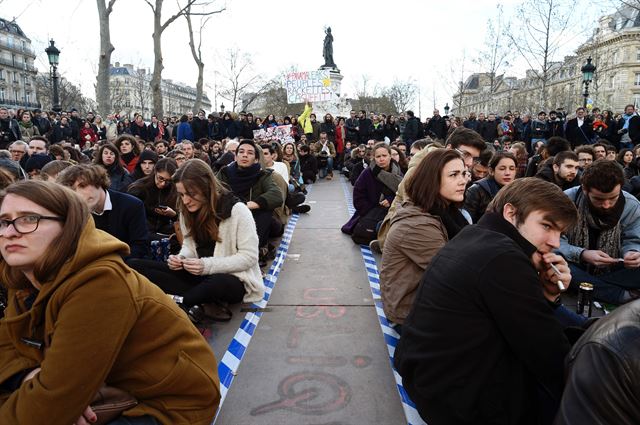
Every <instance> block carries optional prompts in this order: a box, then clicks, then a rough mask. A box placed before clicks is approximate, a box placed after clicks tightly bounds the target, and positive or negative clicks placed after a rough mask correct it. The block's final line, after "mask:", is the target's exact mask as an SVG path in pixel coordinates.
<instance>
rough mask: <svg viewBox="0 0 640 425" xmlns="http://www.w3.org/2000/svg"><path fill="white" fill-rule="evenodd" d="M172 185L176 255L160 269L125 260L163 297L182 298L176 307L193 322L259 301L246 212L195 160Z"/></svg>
mask: <svg viewBox="0 0 640 425" xmlns="http://www.w3.org/2000/svg"><path fill="white" fill-rule="evenodd" d="M242 146H244V145H241V147H242ZM242 155H243V154H240V156H242ZM173 183H174V184H175V186H176V190H177V192H178V211H179V213H180V219H179V222H180V230H181V232H182V235H183V237H184V239H183V243H182V249H181V250H180V253H179V254H178V255H170V256H169V259H168V261H167V263H166V264H165V263H160V262H157V261H152V260H130V261H129V265H130V266H131V267H132V268H134V269H135V270H137V271H139V272H140V273H142V274H143V275H145V276H146V277H147V278H149V280H151V281H152V282H153V283H155V284H156V285H158V286H159V287H160V288H162V290H163V291H165V292H166V293H167V294H172V295H178V296H180V297H182V301H181V302H179V304H180V306H181V307H182V308H183V309H184V310H185V311H186V312H187V313H188V315H189V318H190V319H191V320H192V321H193V322H194V323H201V322H202V321H203V320H205V321H206V320H207V319H210V320H215V321H227V320H229V319H231V312H230V311H229V310H228V308H227V307H226V305H227V304H237V303H240V302H243V301H244V302H247V303H251V302H257V301H260V300H261V299H262V297H263V296H264V285H263V282H262V274H261V272H260V268H259V267H258V234H257V232H256V226H255V223H254V220H253V218H252V216H251V211H250V209H249V207H248V206H247V205H246V204H245V203H244V202H242V201H241V200H240V199H238V197H236V196H235V194H234V193H232V192H230V191H229V190H228V189H226V188H225V187H224V186H223V185H222V184H221V183H220V181H219V180H218V179H217V178H216V177H215V175H214V174H213V171H211V167H209V166H208V165H207V163H206V162H204V161H202V160H200V159H191V160H189V161H187V162H186V163H185V164H184V165H183V166H182V167H180V168H179V169H178V171H176V173H175V174H174V175H173ZM210 303H213V304H214V305H215V304H217V305H218V306H219V307H220V308H219V309H217V310H216V314H215V315H214V314H212V313H211V312H208V311H207V309H206V306H205V307H202V305H203V304H210Z"/></svg>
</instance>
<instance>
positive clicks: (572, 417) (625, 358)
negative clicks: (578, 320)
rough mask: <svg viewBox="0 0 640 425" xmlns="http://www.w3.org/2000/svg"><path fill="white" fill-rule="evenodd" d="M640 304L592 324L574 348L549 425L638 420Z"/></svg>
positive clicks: (624, 424) (621, 424) (620, 424)
mask: <svg viewBox="0 0 640 425" xmlns="http://www.w3.org/2000/svg"><path fill="white" fill-rule="evenodd" d="M639 339H640V301H633V302H630V303H628V304H626V305H624V306H621V307H619V308H617V309H616V310H615V311H613V312H612V313H611V314H609V315H608V316H606V317H602V318H600V319H599V320H598V321H597V322H595V323H593V324H592V325H591V326H590V327H589V328H588V329H587V331H586V332H585V333H584V334H583V335H582V336H581V337H580V339H579V340H578V341H577V342H576V343H575V344H574V345H573V348H572V349H571V351H570V352H569V354H568V355H567V359H566V364H565V369H566V372H565V376H566V382H565V388H564V393H563V394H562V401H561V403H560V409H559V410H558V414H557V416H556V419H555V421H554V425H583V424H603V425H635V424H637V423H638V418H640V404H638V403H636V402H635V401H636V400H637V399H638V394H637V390H636V388H637V383H638V382H639V381H640V349H639V348H640V346H639V345H638V340H639Z"/></svg>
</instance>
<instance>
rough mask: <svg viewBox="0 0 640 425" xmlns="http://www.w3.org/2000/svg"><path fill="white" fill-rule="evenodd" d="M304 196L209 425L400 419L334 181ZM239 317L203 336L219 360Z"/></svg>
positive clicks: (357, 424)
mask: <svg viewBox="0 0 640 425" xmlns="http://www.w3.org/2000/svg"><path fill="white" fill-rule="evenodd" d="M309 201H310V204H311V206H312V210H311V212H310V213H309V214H305V215H302V216H301V217H300V219H299V220H298V222H297V224H296V227H295V230H294V233H293V238H292V240H291V243H290V245H289V249H288V254H287V257H286V259H285V261H284V263H283V264H282V270H281V271H280V273H279V275H278V277H277V281H276V283H275V285H274V288H273V292H272V293H271V298H270V299H269V302H268V306H267V308H266V309H265V311H264V312H263V313H262V314H261V317H260V321H259V323H258V326H257V328H256V330H255V333H254V334H253V337H252V339H251V341H250V343H249V344H248V348H247V349H246V351H244V356H243V358H242V361H241V363H240V365H239V366H238V371H237V376H235V379H234V380H233V383H232V384H231V388H230V390H229V392H228V394H227V396H226V399H225V400H224V402H223V405H222V408H221V411H220V413H219V415H218V418H217V420H216V424H218V425H244V424H270V425H271V424H273V425H286V424H292V425H293V424H295V425H304V424H309V425H338V424H340V425H361V424H385V425H394V424H406V423H407V420H406V418H405V416H404V413H403V410H402V404H401V401H400V397H399V395H398V391H397V389H396V383H395V381H394V377H393V373H392V370H391V366H390V363H389V357H388V356H389V353H388V351H387V346H386V344H385V340H384V338H383V335H382V332H381V331H380V326H379V324H378V318H377V315H376V310H375V306H374V304H373V300H372V297H371V291H370V289H369V283H368V280H367V274H366V271H365V269H364V267H363V260H362V256H361V253H360V249H359V247H358V246H356V245H355V244H353V242H352V241H351V239H350V238H349V237H347V236H345V235H343V234H342V233H341V232H340V226H342V224H343V223H345V222H346V221H347V219H348V218H349V215H348V213H347V206H346V201H345V197H344V193H343V188H342V185H341V183H340V181H339V180H333V181H321V182H319V183H317V184H315V185H314V187H313V190H312V191H311V193H310V196H309ZM244 314H245V313H243V312H241V311H240V308H239V307H238V308H237V309H236V311H235V314H234V319H233V320H232V321H231V322H230V323H226V324H218V325H214V326H213V327H212V328H211V329H208V330H207V332H206V333H205V336H206V337H207V338H208V339H209V341H210V342H211V344H212V346H213V348H214V351H215V353H216V356H217V359H218V360H219V361H220V360H221V358H222V357H223V356H224V355H225V351H226V350H227V347H228V346H229V343H230V341H231V339H232V337H233V336H234V334H235V333H236V331H237V330H238V326H239V325H240V323H241V322H242V320H243V318H244Z"/></svg>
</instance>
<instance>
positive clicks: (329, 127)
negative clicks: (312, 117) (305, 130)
mask: <svg viewBox="0 0 640 425" xmlns="http://www.w3.org/2000/svg"><path fill="white" fill-rule="evenodd" d="M318 131H319V133H322V132H323V131H324V132H325V133H327V138H328V139H329V141H331V142H332V143H335V141H336V124H335V122H334V121H333V116H332V115H331V114H326V115H325V116H324V121H323V122H322V123H321V124H320V127H319V130H318Z"/></svg>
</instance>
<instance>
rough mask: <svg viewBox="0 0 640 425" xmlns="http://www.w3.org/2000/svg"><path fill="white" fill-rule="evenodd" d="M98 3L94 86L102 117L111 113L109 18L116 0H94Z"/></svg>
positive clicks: (111, 46)
mask: <svg viewBox="0 0 640 425" xmlns="http://www.w3.org/2000/svg"><path fill="white" fill-rule="evenodd" d="M96 1H97V3H98V21H99V24H100V56H98V76H97V78H96V79H97V84H96V101H97V102H98V112H99V113H100V114H102V115H103V116H107V114H109V113H111V98H110V96H109V77H110V75H109V66H110V64H111V54H112V53H113V51H114V50H115V47H113V44H111V30H110V27H109V18H110V16H111V12H113V5H114V3H115V2H116V0H109V4H105V0H96Z"/></svg>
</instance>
